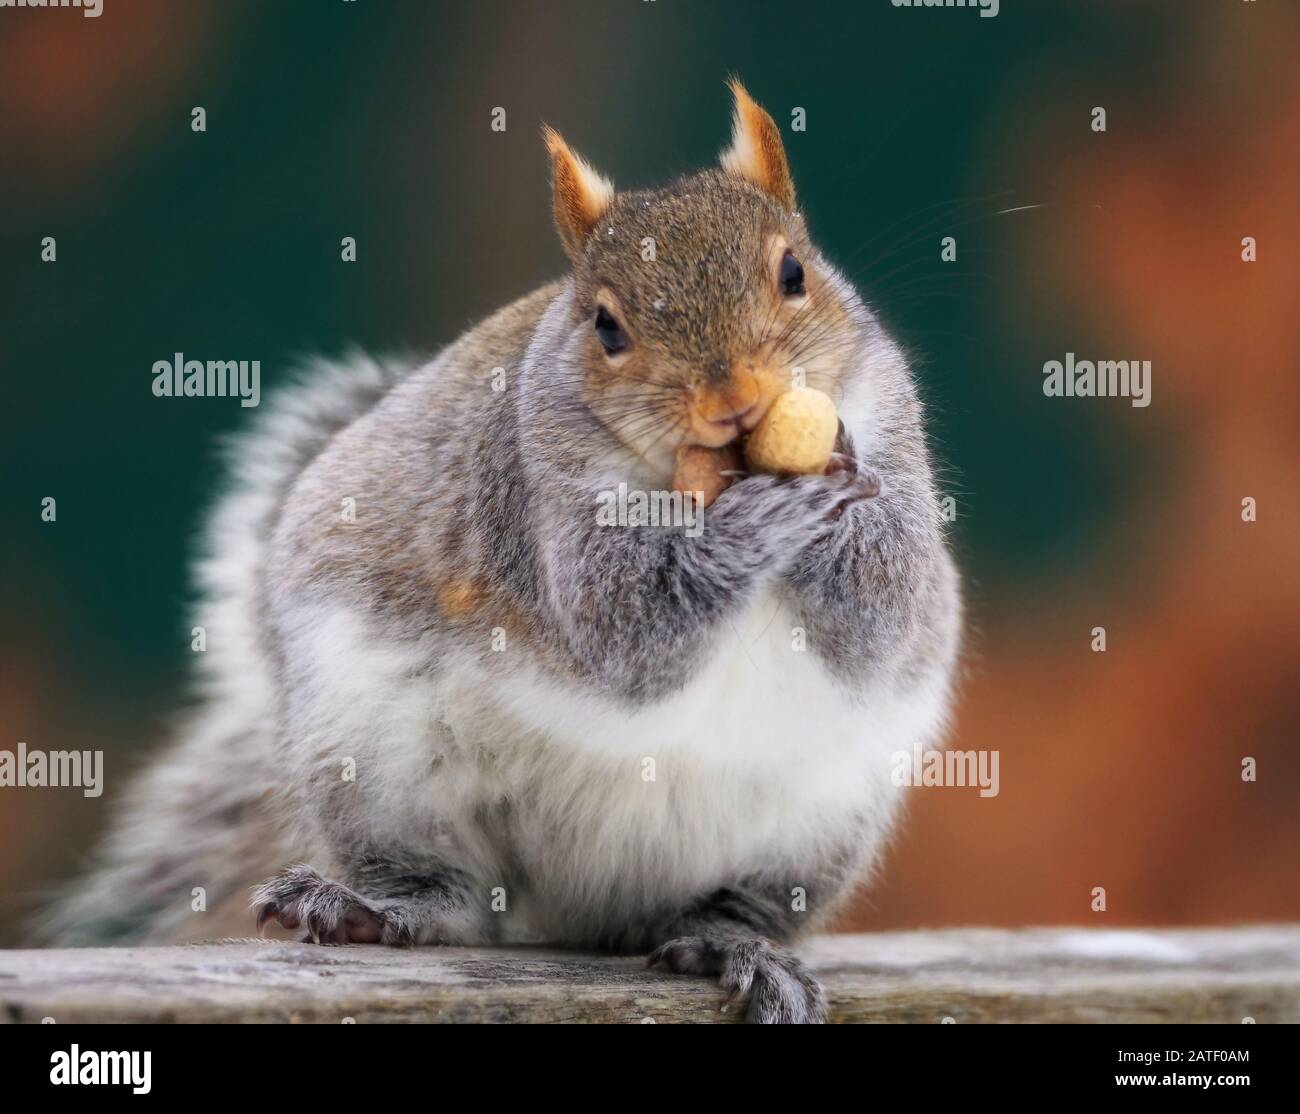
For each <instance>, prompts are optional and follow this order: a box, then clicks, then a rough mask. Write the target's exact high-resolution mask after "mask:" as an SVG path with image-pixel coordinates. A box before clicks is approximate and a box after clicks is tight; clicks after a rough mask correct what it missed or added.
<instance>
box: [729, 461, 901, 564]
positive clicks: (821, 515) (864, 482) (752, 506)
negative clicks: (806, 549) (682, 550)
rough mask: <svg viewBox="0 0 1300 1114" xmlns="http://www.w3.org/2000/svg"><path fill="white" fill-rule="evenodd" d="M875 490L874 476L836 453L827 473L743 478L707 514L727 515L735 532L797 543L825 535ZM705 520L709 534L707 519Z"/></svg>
mask: <svg viewBox="0 0 1300 1114" xmlns="http://www.w3.org/2000/svg"><path fill="white" fill-rule="evenodd" d="M850 465H851V466H850ZM879 492H880V480H879V479H878V478H877V477H876V476H875V474H874V473H872V472H870V471H867V470H865V469H860V468H859V467H858V466H857V462H856V461H852V459H851V458H841V457H839V456H838V455H837V456H836V457H832V460H831V464H830V465H829V466H828V467H827V471H826V474H825V475H821V476H793V477H788V478H778V477H775V476H750V477H749V478H748V479H744V480H741V481H740V483H738V484H735V485H733V486H732V487H731V488H729V489H728V490H727V491H725V492H723V493H722V495H721V496H720V497H719V499H718V501H717V503H716V504H715V505H714V507H713V509H712V512H711V513H713V514H714V515H715V516H716V515H718V514H726V515H727V521H728V525H729V526H732V527H733V528H739V529H740V530H742V531H743V530H747V529H748V530H752V531H754V532H755V533H756V534H757V533H759V532H762V533H763V534H765V535H768V536H773V535H775V536H778V537H780V538H781V540H782V541H786V542H790V543H793V544H795V545H798V544H799V543H801V542H805V543H806V542H809V541H812V540H814V539H815V538H817V537H819V536H820V535H822V534H824V533H826V532H827V531H828V530H830V529H832V528H833V526H834V524H835V522H837V521H838V520H839V518H840V517H841V516H842V515H843V514H844V512H845V511H846V510H847V509H848V508H849V507H851V506H853V504H855V503H860V502H862V501H863V500H864V499H870V498H872V497H873V496H875V495H877V494H878V493H879ZM705 522H706V526H705V529H706V531H707V529H708V526H707V522H708V518H707V516H706V518H705Z"/></svg>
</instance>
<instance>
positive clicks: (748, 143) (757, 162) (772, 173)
mask: <svg viewBox="0 0 1300 1114" xmlns="http://www.w3.org/2000/svg"><path fill="white" fill-rule="evenodd" d="M727 84H728V86H729V87H730V88H731V94H732V96H733V97H735V98H736V111H735V116H734V118H733V120H732V131H731V146H730V147H728V148H727V149H726V150H725V151H723V152H722V169H723V170H725V171H727V173H728V174H734V175H736V177H738V178H744V179H745V180H746V181H748V182H753V183H754V185H756V186H758V188H759V189H761V190H765V191H766V192H767V193H769V194H771V195H772V197H774V198H775V199H776V200H777V202H778V203H780V204H781V205H782V206H784V207H785V208H787V209H793V208H794V180H793V179H792V178H791V177H790V164H789V163H787V162H786V161H785V147H784V145H783V144H782V143H781V129H780V128H778V127H777V126H776V121H775V120H773V119H772V117H771V116H769V115H768V114H767V113H766V112H764V111H763V109H762V108H760V107H759V105H758V103H757V102H756V101H755V100H754V98H753V97H751V96H750V95H749V94H748V93H747V92H746V91H745V87H744V86H743V85H741V84H740V81H739V80H738V79H737V78H734V77H733V78H732V79H731V80H730V81H729V82H727Z"/></svg>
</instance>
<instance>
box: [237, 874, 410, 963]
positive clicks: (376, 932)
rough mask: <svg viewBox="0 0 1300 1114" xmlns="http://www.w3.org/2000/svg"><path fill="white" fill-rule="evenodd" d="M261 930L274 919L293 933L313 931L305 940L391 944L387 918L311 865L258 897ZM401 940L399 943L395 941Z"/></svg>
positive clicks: (281, 877)
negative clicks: (302, 929) (300, 929)
mask: <svg viewBox="0 0 1300 1114" xmlns="http://www.w3.org/2000/svg"><path fill="white" fill-rule="evenodd" d="M251 904H252V907H253V908H254V909H255V910H256V911H257V929H258V931H259V932H260V931H261V930H262V928H263V927H264V926H265V925H266V924H267V922H268V921H271V920H274V921H276V923H278V924H279V925H280V927H281V928H287V929H289V930H290V931H292V930H294V929H298V928H305V929H306V930H307V937H306V940H305V941H304V942H313V943H317V944H375V943H379V942H381V941H382V942H384V943H388V942H390V941H387V940H385V936H386V935H387V934H388V933H387V932H386V929H387V927H388V926H387V925H386V923H385V917H384V914H383V913H382V912H381V911H380V910H378V909H376V908H374V906H372V905H370V904H369V903H368V902H367V901H366V900H365V899H364V898H362V897H360V896H359V895H357V894H355V893H353V892H352V891H351V890H350V889H348V888H347V887H346V886H344V885H341V884H340V883H338V882H331V881H329V880H328V879H325V878H322V877H321V876H320V875H319V874H317V873H316V871H314V870H312V868H311V867H309V866H302V865H299V866H291V867H287V868H286V869H284V870H282V871H280V873H279V874H277V875H275V876H274V877H273V878H271V879H269V880H268V881H266V882H263V883H262V885H260V886H258V888H257V889H256V890H255V891H254V893H253V899H252V902H251ZM392 942H394V943H395V942H397V941H392Z"/></svg>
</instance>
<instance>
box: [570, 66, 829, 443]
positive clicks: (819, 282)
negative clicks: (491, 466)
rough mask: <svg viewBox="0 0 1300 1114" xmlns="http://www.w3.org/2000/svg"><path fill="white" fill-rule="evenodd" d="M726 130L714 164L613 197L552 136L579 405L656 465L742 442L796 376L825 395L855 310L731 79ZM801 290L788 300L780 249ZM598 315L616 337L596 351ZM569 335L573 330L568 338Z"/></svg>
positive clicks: (773, 149) (779, 158) (767, 137)
mask: <svg viewBox="0 0 1300 1114" xmlns="http://www.w3.org/2000/svg"><path fill="white" fill-rule="evenodd" d="M732 92H733V94H734V95H735V134H734V136H733V142H732V146H731V147H730V148H729V149H728V150H727V151H726V152H724V155H723V168H722V169H714V170H705V171H702V172H700V173H698V174H694V175H691V176H689V177H684V178H680V179H678V180H676V181H674V182H671V183H669V184H668V185H666V186H663V187H661V188H659V189H651V190H638V191H634V192H627V193H620V194H615V193H613V192H612V187H609V185H608V183H607V182H605V180H604V179H602V178H600V176H599V175H597V174H596V172H595V171H593V170H592V169H591V168H590V167H588V166H587V165H586V164H585V163H583V162H582V161H581V160H580V159H577V157H576V156H574V155H573V154H572V152H570V151H569V149H568V147H567V146H566V145H565V144H564V141H563V140H561V139H560V138H559V136H558V135H555V133H553V132H549V131H548V133H547V134H548V146H549V147H550V149H551V154H552V158H553V160H554V168H555V210H556V223H557V226H558V227H559V229H560V234H561V238H562V239H563V240H564V242H565V247H566V250H568V252H569V255H570V258H571V259H572V261H573V265H574V266H573V278H574V294H575V298H574V306H575V308H574V313H575V322H574V324H575V326H577V327H578V328H579V329H584V328H585V329H586V330H588V331H587V332H586V334H585V336H582V337H581V345H582V347H581V359H582V361H583V363H584V364H585V369H584V370H585V376H584V383H585V388H586V389H585V400H586V402H587V405H588V406H589V407H590V408H591V410H592V411H593V413H595V414H596V416H597V417H598V418H600V419H601V421H602V422H603V423H604V424H605V426H606V427H607V428H608V429H610V430H611V431H612V432H613V433H614V434H615V436H616V437H618V438H619V440H620V441H622V442H623V444H625V445H626V446H628V447H629V448H631V449H632V450H633V451H634V452H636V453H637V454H638V455H640V456H642V457H643V458H644V459H646V460H647V461H649V462H650V463H651V464H652V465H655V466H656V467H661V468H668V467H669V462H670V461H671V459H672V454H673V453H674V452H675V451H676V450H677V449H678V448H680V447H682V446H691V445H695V446H701V447H705V448H720V447H722V446H725V445H728V444H730V443H732V442H734V441H736V440H737V439H738V438H740V437H743V436H744V435H745V434H746V433H748V432H749V431H750V430H752V429H753V428H754V427H755V426H756V425H757V424H758V423H759V421H760V420H761V419H762V417H763V415H764V414H765V413H766V411H767V409H768V407H769V406H770V405H771V403H772V402H773V401H774V400H775V399H776V398H777V397H778V396H780V395H781V394H782V393H784V392H785V391H786V390H789V389H790V387H791V386H792V385H794V384H795V382H796V369H799V368H802V369H803V371H804V373H805V374H804V376H803V377H802V378H801V379H800V380H799V382H806V383H807V384H808V385H810V386H818V387H820V388H821V389H823V390H825V391H827V393H829V394H832V396H834V394H835V386H836V383H837V382H838V380H837V378H836V369H835V367H834V366H833V365H834V361H833V359H832V358H831V357H833V356H835V355H843V353H844V350H845V347H846V346H845V345H844V344H842V343H841V344H837V343H836V342H835V340H834V336H835V334H837V333H838V334H841V336H842V335H844V334H846V333H847V334H851V333H852V331H853V328H854V325H853V321H852V316H851V314H849V313H848V312H847V310H846V308H845V306H843V305H842V304H841V301H840V295H839V293H838V292H837V290H836V289H835V287H834V285H833V284H832V283H831V282H830V281H828V280H827V277H826V276H824V275H820V274H819V273H818V268H819V260H820V256H818V254H817V253H816V251H815V249H814V248H813V246H812V244H811V242H810V241H809V239H808V233H807V229H806V228H805V226H804V222H803V219H802V218H801V216H800V215H799V214H798V213H796V212H794V211H793V203H794V187H793V184H792V182H791V180H790V176H789V167H788V165H787V163H786V159H785V153H784V150H783V149H782V147H781V137H780V131H779V129H778V128H777V126H776V124H775V123H774V122H773V121H772V118H771V117H770V116H768V115H767V113H766V112H764V111H763V110H762V109H761V108H759V107H758V105H757V104H755V103H754V101H753V100H752V99H751V98H750V97H749V95H748V93H746V92H745V90H744V89H743V88H742V87H741V86H740V85H739V83H738V82H733V83H732ZM787 249H788V250H789V251H790V252H792V253H793V254H794V256H795V258H796V259H798V260H799V261H800V262H801V263H802V265H803V267H804V272H805V278H806V287H807V295H806V296H804V297H786V296H785V295H784V293H783V292H782V290H781V287H780V282H779V269H780V264H781V260H782V257H783V256H784V254H785V252H786V250H787ZM598 308H603V309H604V310H605V311H606V312H608V313H609V314H611V315H612V316H613V318H614V319H615V321H617V323H618V325H619V326H620V327H621V329H622V330H623V332H624V334H625V335H626V337H627V338H628V342H629V343H628V346H627V348H626V349H625V350H624V351H621V352H618V353H616V354H614V355H610V354H608V353H606V351H605V349H604V348H603V346H602V345H601V343H600V341H599V340H598V338H597V336H596V334H595V329H594V323H595V317H596V313H597V310H598ZM580 336H581V334H580Z"/></svg>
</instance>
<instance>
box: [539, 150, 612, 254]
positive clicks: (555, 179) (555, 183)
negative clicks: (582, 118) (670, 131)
mask: <svg viewBox="0 0 1300 1114" xmlns="http://www.w3.org/2000/svg"><path fill="white" fill-rule="evenodd" d="M542 138H543V139H544V140H545V141H546V149H547V151H549V152H550V155H551V183H552V190H553V194H554V196H553V204H554V207H555V227H556V230H557V231H558V232H559V233H560V240H561V241H563V243H564V250H565V251H566V252H568V254H569V258H570V259H572V260H573V261H574V262H575V263H576V262H577V261H578V260H579V259H580V258H581V257H582V253H583V250H584V249H585V248H586V246H587V237H588V236H589V235H591V230H592V229H593V228H595V227H596V222H597V221H599V220H600V218H601V217H603V216H604V215H605V213H606V212H608V211H609V206H610V202H612V201H613V200H614V184H613V183H612V182H611V181H610V180H609V179H608V178H605V177H602V176H601V175H600V174H598V173H596V171H594V170H593V169H592V168H591V167H590V166H588V165H587V163H586V162H585V161H583V160H582V159H580V158H579V157H578V156H577V155H575V154H574V153H573V152H572V151H571V150H569V145H568V144H567V143H565V142H564V138H563V137H562V136H561V135H560V133H559V132H557V131H556V130H555V129H554V128H551V127H547V126H545V125H543V126H542Z"/></svg>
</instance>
